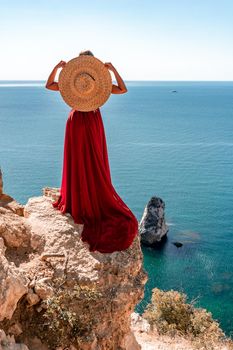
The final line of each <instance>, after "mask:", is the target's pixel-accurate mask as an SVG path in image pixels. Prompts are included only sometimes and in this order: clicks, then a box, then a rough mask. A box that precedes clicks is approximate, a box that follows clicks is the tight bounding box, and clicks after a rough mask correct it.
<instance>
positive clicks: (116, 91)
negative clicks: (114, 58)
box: [104, 62, 128, 94]
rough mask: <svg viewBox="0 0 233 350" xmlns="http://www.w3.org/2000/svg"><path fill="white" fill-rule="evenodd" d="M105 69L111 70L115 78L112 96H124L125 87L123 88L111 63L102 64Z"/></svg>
mask: <svg viewBox="0 0 233 350" xmlns="http://www.w3.org/2000/svg"><path fill="white" fill-rule="evenodd" d="M104 65H105V67H107V68H108V69H109V70H111V71H112V72H113V73H114V75H115V78H116V81H117V84H118V85H115V84H112V94H124V93H126V92H127V91H128V90H127V87H126V86H125V83H124V81H123V79H122V78H121V76H120V74H119V73H118V72H117V70H116V68H115V67H114V66H113V65H112V63H110V62H108V63H105V64H104Z"/></svg>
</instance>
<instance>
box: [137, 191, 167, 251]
mask: <svg viewBox="0 0 233 350" xmlns="http://www.w3.org/2000/svg"><path fill="white" fill-rule="evenodd" d="M164 209H165V203H164V201H163V200H162V199H161V198H158V197H155V196H154V197H152V198H151V199H150V201H149V202H148V204H147V205H146V207H145V210H144V213H143V216H142V219H141V221H140V223H139V233H140V237H141V242H142V243H143V244H145V245H147V246H153V245H156V244H158V243H159V242H161V239H162V238H163V237H165V236H166V234H167V232H168V226H167V225H166V223H165V218H164Z"/></svg>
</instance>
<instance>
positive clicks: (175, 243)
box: [172, 242, 183, 248]
mask: <svg viewBox="0 0 233 350" xmlns="http://www.w3.org/2000/svg"><path fill="white" fill-rule="evenodd" d="M172 243H173V244H174V245H175V246H176V247H177V248H180V247H182V246H183V243H181V242H172Z"/></svg>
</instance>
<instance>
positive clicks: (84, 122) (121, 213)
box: [52, 109, 138, 253]
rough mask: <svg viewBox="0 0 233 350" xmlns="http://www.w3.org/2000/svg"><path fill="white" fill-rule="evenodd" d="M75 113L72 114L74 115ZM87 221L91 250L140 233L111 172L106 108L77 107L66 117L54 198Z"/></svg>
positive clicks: (110, 247) (108, 248)
mask: <svg viewBox="0 0 233 350" xmlns="http://www.w3.org/2000/svg"><path fill="white" fill-rule="evenodd" d="M71 117H72V118H71ZM52 205H53V207H54V208H57V209H59V210H60V211H61V212H62V213H70V214H71V215H72V217H73V219H74V222H75V223H77V224H84V227H83V231H82V234H81V239H82V240H83V241H84V242H88V243H89V250H90V251H99V252H101V253H112V252H114V251H120V250H124V249H127V248H128V247H129V246H130V245H131V243H132V242H133V240H134V237H135V236H136V234H137V233H138V221H137V219H136V217H135V216H134V214H133V213H132V211H131V210H130V209H129V208H128V207H127V205H126V204H125V203H124V202H123V200H122V199H121V198H120V196H119V195H118V194H117V192H116V191H115V189H114V187H113V185H112V182H111V175H110V167H109V161H108V152H107V144H106V138H105V130H104V125H103V121H102V116H101V113H100V110H99V109H97V110H95V111H91V112H80V111H77V110H74V109H72V110H71V111H70V113H69V117H68V119H67V121H66V130H65V140H64V155H63V171H62V182H61V188H60V196H59V198H58V199H57V200H56V201H55V202H53V203H52Z"/></svg>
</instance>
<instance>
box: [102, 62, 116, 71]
mask: <svg viewBox="0 0 233 350" xmlns="http://www.w3.org/2000/svg"><path fill="white" fill-rule="evenodd" d="M104 65H105V67H106V68H108V69H109V70H111V71H112V72H114V71H115V70H116V68H115V67H114V66H113V65H112V63H111V62H106V63H104Z"/></svg>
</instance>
